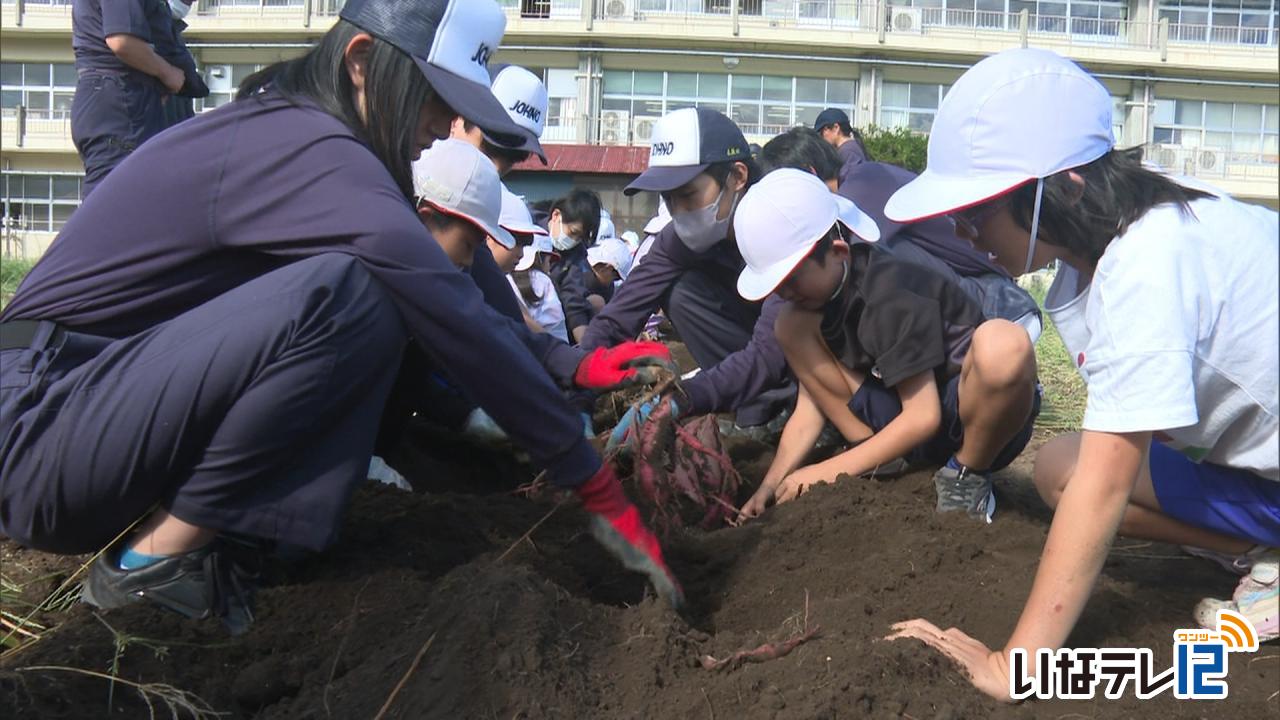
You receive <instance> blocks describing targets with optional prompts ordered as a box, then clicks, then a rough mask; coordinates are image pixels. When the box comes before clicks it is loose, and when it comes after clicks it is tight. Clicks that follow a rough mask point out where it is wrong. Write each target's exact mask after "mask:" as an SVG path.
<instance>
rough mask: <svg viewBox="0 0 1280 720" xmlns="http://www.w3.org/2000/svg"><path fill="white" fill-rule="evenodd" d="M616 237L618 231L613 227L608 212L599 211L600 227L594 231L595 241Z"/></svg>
mask: <svg viewBox="0 0 1280 720" xmlns="http://www.w3.org/2000/svg"><path fill="white" fill-rule="evenodd" d="M617 236H618V229H617V228H616V227H614V225H613V218H612V217H610V216H609V211H608V210H603V209H602V210H601V211H600V227H599V228H598V229H597V230H596V239H597V240H599V239H603V238H611V237H617Z"/></svg>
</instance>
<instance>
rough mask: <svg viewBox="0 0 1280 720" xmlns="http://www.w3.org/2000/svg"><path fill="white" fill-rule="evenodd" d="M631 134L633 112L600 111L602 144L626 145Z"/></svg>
mask: <svg viewBox="0 0 1280 720" xmlns="http://www.w3.org/2000/svg"><path fill="white" fill-rule="evenodd" d="M630 134H631V113H629V112H627V111H625V110H605V111H604V112H602V113H600V144H601V145H626V144H627V143H628V142H629V140H628V136H629V135H630Z"/></svg>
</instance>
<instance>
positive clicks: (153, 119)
mask: <svg viewBox="0 0 1280 720" xmlns="http://www.w3.org/2000/svg"><path fill="white" fill-rule="evenodd" d="M161 23H164V24H166V25H171V24H172V20H171V19H170V16H169V6H168V5H167V4H165V3H164V2H162V0H109V1H108V0H74V3H73V4H72V8H71V46H72V49H74V51H75V56H76V73H77V74H78V75H79V80H78V82H77V83H76V96H75V100H74V101H73V102H72V104H71V138H72V140H73V141H74V142H75V145H76V150H77V151H78V152H79V153H80V159H81V161H82V162H83V163H84V194H85V196H86V197H88V195H89V193H90V192H92V191H93V189H94V188H95V187H97V185H98V183H100V182H102V179H103V178H104V177H106V175H107V173H109V172H111V170H112V168H114V167H115V166H116V165H118V164H120V161H121V160H124V159H125V158H126V157H128V155H129V153H131V152H133V151H134V150H135V149H137V147H138V146H139V145H141V144H142V143H143V142H145V141H146V140H147V139H148V138H150V137H151V136H152V135H155V134H156V133H158V132H160V131H161V130H163V129H164V126H165V125H164V123H165V119H164V106H163V100H164V97H165V94H166V90H165V87H164V86H163V85H162V84H161V83H160V81H159V80H157V79H156V78H153V77H151V76H150V75H147V74H145V73H143V72H140V71H138V70H134V69H133V68H131V67H129V66H128V65H126V64H125V63H124V61H123V60H121V59H120V58H118V57H116V54H115V53H113V52H112V51H111V48H110V47H108V46H107V38H108V37H110V36H112V35H121V34H123V35H133V36H135V37H137V38H140V39H142V40H145V41H146V42H148V43H154V42H155V38H154V35H153V28H155V27H161V26H162V25H161Z"/></svg>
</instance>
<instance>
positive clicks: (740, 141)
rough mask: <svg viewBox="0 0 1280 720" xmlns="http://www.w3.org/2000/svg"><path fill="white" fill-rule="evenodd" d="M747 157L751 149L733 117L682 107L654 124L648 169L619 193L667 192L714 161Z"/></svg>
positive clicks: (691, 177) (744, 160)
mask: <svg viewBox="0 0 1280 720" xmlns="http://www.w3.org/2000/svg"><path fill="white" fill-rule="evenodd" d="M750 160H751V148H750V147H749V146H748V145H747V140H746V138H744V137H743V136H742V131H741V130H739V129H738V126H737V125H735V124H734V122H733V121H732V120H730V119H729V118H727V117H725V116H724V114H722V113H718V112H716V111H715V110H709V109H707V108H701V107H700V108H684V109H681V110H676V111H673V112H669V113H667V114H666V115H663V116H662V117H661V118H660V119H659V120H658V121H657V122H656V123H654V124H653V139H652V141H651V142H650V144H649V168H648V169H647V170H645V171H644V172H643V173H641V174H640V177H638V178H636V179H635V180H633V181H632V182H631V184H630V185H628V186H627V187H626V189H625V190H623V191H622V192H623V193H624V194H626V195H635V194H636V193H638V192H640V191H641V190H649V191H652V192H669V191H671V190H675V189H676V188H678V187H680V186H681V185H684V184H685V183H687V182H689V181H690V180H692V179H694V178H695V177H697V176H698V174H699V173H701V172H702V171H704V170H706V169H707V166H708V165H711V164H713V163H719V162H727V161H740V162H748V161H750Z"/></svg>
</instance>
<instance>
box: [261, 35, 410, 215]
mask: <svg viewBox="0 0 1280 720" xmlns="http://www.w3.org/2000/svg"><path fill="white" fill-rule="evenodd" d="M362 32H365V31H364V30H361V29H360V28H358V27H356V26H355V25H352V24H351V23H349V22H347V21H346V20H341V19H340V20H338V22H337V23H335V24H334V26H333V27H332V28H330V30H329V32H327V33H325V34H324V37H322V38H320V42H319V43H318V44H317V45H316V46H315V47H314V48H312V49H311V50H309V51H308V52H307V54H306V55H303V56H302V57H300V58H295V59H293V60H285V61H283V62H278V63H275V64H274V65H271V66H269V67H266V68H263V69H262V70H259V71H258V72H256V73H254V74H252V75H250V76H249V77H247V78H245V79H244V82H242V83H241V84H240V89H239V91H238V92H237V93H236V100H244V99H246V98H251V97H253V96H255V95H257V94H258V93H260V92H262V91H263V90H264V89H270V90H273V91H275V92H279V93H280V94H282V95H284V96H285V97H287V98H290V99H291V100H294V101H298V100H304V99H305V100H307V101H310V102H312V103H315V104H316V105H318V106H319V107H320V108H321V109H322V110H324V111H325V112H327V113H329V114H330V115H332V116H334V117H336V118H338V119H339V120H341V121H342V122H343V123H345V124H346V125H347V127H349V128H351V131H352V132H353V133H355V136H356V137H357V138H360V140H362V141H363V142H365V143H366V144H367V145H368V146H369V148H370V149H371V150H372V151H373V154H374V155H376V156H377V157H378V159H379V160H381V161H382V164H383V165H385V166H386V168H387V171H388V172H390V173H391V177H392V178H393V179H394V180H395V182H396V185H398V186H399V187H400V191H401V192H403V193H404V195H405V197H406V198H409V199H412V198H413V158H414V155H415V153H416V150H417V137H416V135H417V127H418V117H419V114H420V113H421V111H422V106H423V105H425V104H426V103H427V102H428V101H429V100H430V99H431V98H432V96H433V94H434V91H433V90H432V89H431V85H430V83H428V82H427V79H426V77H425V76H423V74H422V72H421V71H420V70H418V67H417V66H416V65H415V64H414V62H413V59H412V58H410V57H409V56H408V55H406V54H405V53H404V52H402V51H401V50H400V49H399V48H397V47H395V46H394V45H392V44H390V43H388V42H386V41H384V40H381V39H379V38H377V37H374V38H373V45H372V47H371V48H370V51H369V61H368V67H367V68H366V71H365V86H364V87H365V93H364V96H365V117H366V118H367V121H365V120H362V119H361V114H360V108H358V107H356V100H355V89H354V86H353V85H352V83H351V76H350V74H348V73H347V69H346V63H345V53H346V49H347V45H349V44H350V43H351V40H352V39H353V38H355V36H356V35H357V34H359V33H362Z"/></svg>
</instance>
